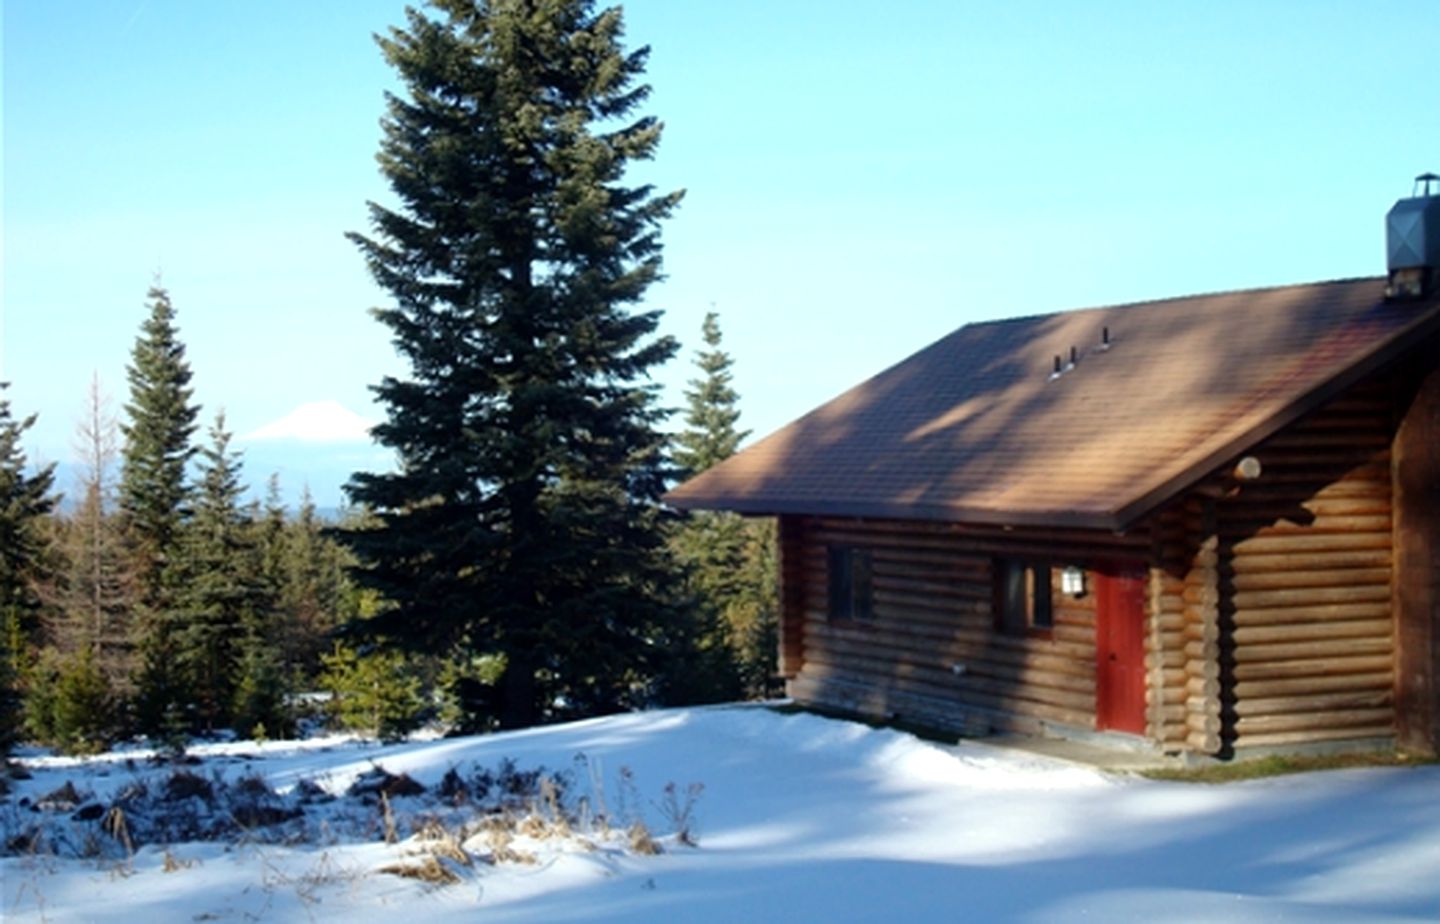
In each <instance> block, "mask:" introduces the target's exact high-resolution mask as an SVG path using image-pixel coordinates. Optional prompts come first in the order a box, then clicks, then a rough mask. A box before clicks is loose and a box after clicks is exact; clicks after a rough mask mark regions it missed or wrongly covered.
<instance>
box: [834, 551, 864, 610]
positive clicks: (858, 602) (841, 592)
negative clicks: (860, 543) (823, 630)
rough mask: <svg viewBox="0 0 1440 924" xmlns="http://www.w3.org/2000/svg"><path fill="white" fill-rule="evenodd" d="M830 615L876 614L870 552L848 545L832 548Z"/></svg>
mask: <svg viewBox="0 0 1440 924" xmlns="http://www.w3.org/2000/svg"><path fill="white" fill-rule="evenodd" d="M829 567H830V618H831V619H832V620H836V621H840V620H852V619H862V620H868V619H871V618H873V617H874V615H875V614H874V596H875V591H874V584H873V582H872V580H871V563H870V552H869V551H868V550H866V549H857V548H855V547H853V546H848V545H832V546H830V549H829Z"/></svg>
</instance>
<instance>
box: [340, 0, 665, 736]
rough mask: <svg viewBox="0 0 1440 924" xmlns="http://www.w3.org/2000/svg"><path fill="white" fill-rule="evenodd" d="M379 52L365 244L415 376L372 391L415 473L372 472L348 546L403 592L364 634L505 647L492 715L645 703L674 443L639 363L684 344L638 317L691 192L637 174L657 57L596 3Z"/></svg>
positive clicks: (435, 23)
mask: <svg viewBox="0 0 1440 924" xmlns="http://www.w3.org/2000/svg"><path fill="white" fill-rule="evenodd" d="M432 6H433V7H434V14H435V15H434V18H431V17H430V16H428V15H426V14H422V13H420V12H416V11H414V10H411V11H409V12H408V20H407V23H406V27H405V28H404V29H400V28H396V29H392V30H391V31H390V34H389V35H388V37H385V38H382V39H380V46H381V48H382V50H383V52H384V55H385V57H386V59H387V60H388V61H389V63H390V64H391V65H393V66H394V67H395V69H396V70H397V71H398V74H399V77H400V80H401V82H402V84H403V85H404V87H405V98H401V97H396V96H392V97H390V98H389V101H388V102H389V110H388V115H387V117H386V118H385V120H384V126H383V128H384V139H383V141H382V143H381V151H380V155H379V162H380V165H381V170H382V172H383V173H384V174H385V176H386V177H387V178H388V179H389V181H390V185H391V188H392V189H393V191H394V193H395V196H396V198H397V200H398V202H399V203H400V204H399V207H398V208H397V209H395V210H392V209H389V208H385V207H382V206H379V205H375V204H373V203H372V204H371V206H370V210H371V219H372V223H373V236H371V237H366V236H362V235H358V234H357V235H353V236H352V238H353V240H354V241H355V242H356V243H357V244H358V245H359V247H360V249H361V251H362V252H363V253H364V255H365V257H366V259H367V262H368V263H369V266H370V269H371V272H372V273H373V274H374V276H375V279H376V280H377V281H378V282H379V283H380V285H381V286H382V287H384V288H385V289H386V290H387V291H388V292H389V293H390V295H391V297H392V298H393V299H394V304H393V306H392V307H388V308H386V309H384V310H380V311H378V312H377V315H378V317H379V319H380V320H381V321H382V322H383V323H384V324H386V325H387V326H388V327H389V328H390V329H391V331H392V333H393V336H394V342H395V344H396V346H397V347H398V349H399V350H400V352H401V354H402V355H403V356H404V357H405V358H406V359H407V360H408V362H409V366H410V375H409V377H408V378H386V379H384V380H383V381H382V382H381V383H380V385H379V386H377V388H376V389H375V390H376V393H377V395H378V396H379V398H380V400H381V401H382V402H383V403H384V405H385V406H386V408H387V411H388V419H387V420H386V422H384V423H382V424H381V425H379V426H378V427H376V428H375V430H374V431H373V432H374V435H375V436H376V438H377V439H378V440H379V441H380V442H381V443H383V444H384V445H387V446H389V447H392V448H393V449H395V450H396V452H397V454H398V459H399V470H398V471H397V472H394V473H390V474H369V473H357V474H356V475H355V476H354V477H353V478H352V480H351V482H350V484H349V486H348V490H349V493H350V496H351V498H352V499H353V500H354V501H355V502H357V503H360V504H363V505H367V506H368V507H370V508H371V509H373V511H374V512H375V514H376V515H377V518H378V525H377V526H376V527H375V528H373V529H365V530H358V531H351V532H348V533H347V534H346V535H347V541H348V543H349V544H350V546H351V547H352V548H353V549H354V550H355V552H356V554H357V556H358V558H359V560H360V562H361V565H362V570H361V571H359V572H358V574H359V577H360V579H361V580H362V581H364V582H365V583H366V584H367V585H369V586H370V587H371V588H373V589H375V590H377V591H379V592H380V593H381V594H382V595H383V596H384V597H385V598H387V599H388V600H389V601H391V603H392V604H393V606H392V608H391V609H390V610H389V611H388V612H386V613H383V614H381V615H380V616H379V617H378V618H377V619H374V620H370V621H369V622H368V623H367V624H366V625H367V628H369V629H371V630H373V631H375V632H378V633H382V634H383V636H384V637H385V638H387V639H389V640H392V641H399V642H402V643H405V644H408V645H410V646H413V647H432V648H433V647H435V646H458V647H459V648H460V649H462V650H466V651H471V652H476V653H493V654H498V655H502V656H503V657H504V659H505V663H506V667H505V670H504V673H503V675H502V677H501V679H500V681H499V684H498V693H499V700H500V705H499V713H500V714H499V721H500V723H501V724H502V725H505V726H511V727H513V726H522V725H528V724H532V723H534V722H535V721H537V720H541V719H543V718H546V717H548V716H553V715H557V714H559V713H558V711H557V710H559V709H560V706H561V705H562V704H563V706H564V708H566V709H568V710H571V711H575V712H595V711H602V710H606V709H613V708H619V707H621V706H623V705H625V704H627V703H628V702H630V701H632V699H633V698H634V696H635V695H636V691H637V690H639V689H640V688H641V687H643V685H644V682H645V680H646V678H647V676H648V673H649V666H648V665H647V663H646V661H647V658H648V657H649V653H650V646H649V645H648V644H647V641H646V636H647V634H648V633H649V630H650V628H651V627H652V626H653V625H654V623H655V622H656V621H657V620H659V619H661V618H662V615H663V613H664V612H665V609H666V606H667V604H666V602H665V601H664V600H663V599H662V598H661V596H662V595H661V589H662V588H663V586H664V583H665V577H666V574H667V573H668V564H667V562H666V561H665V549H664V544H663V542H662V541H661V539H660V536H659V530H658V529H657V518H658V516H659V511H658V505H657V503H656V502H657V500H658V497H659V494H660V493H661V491H662V489H663V458H662V455H663V454H662V448H663V440H662V438H661V437H660V436H659V435H658V434H657V432H656V426H657V425H658V422H659V421H660V420H661V419H662V417H663V413H662V412H661V411H660V410H659V409H658V408H657V407H656V406H655V403H654V400H655V391H654V388H653V386H651V385H650V384H648V381H647V379H646V376H647V373H648V371H649V370H650V369H651V368H652V367H653V366H655V365H656V364H657V363H660V362H663V361H664V360H666V359H668V358H669V357H670V356H671V355H672V354H673V352H674V350H675V344H674V342H673V341H672V340H670V339H668V338H656V337H654V336H653V334H654V331H655V328H656V325H657V323H658V313H656V312H638V311H635V310H633V308H632V306H634V305H635V304H636V303H638V302H639V301H640V299H641V298H642V296H643V294H644V292H645V290H646V288H647V287H648V286H649V284H650V283H651V282H652V281H654V280H655V278H656V277H657V275H658V274H659V272H660V243H659V237H658V233H659V232H658V226H659V222H660V221H661V220H662V219H663V218H665V217H666V216H667V215H668V214H669V213H670V212H671V210H672V209H673V208H674V207H675V205H676V204H677V203H678V202H679V199H680V194H679V193H670V194H663V195H661V194H656V192H655V191H654V189H653V188H651V187H650V186H645V185H639V186H635V185H626V184H625V183H624V174H625V171H626V168H627V167H628V166H629V164H630V163H631V162H633V161H636V160H644V159H648V158H650V157H651V156H652V154H653V153H654V151H655V149H656V146H657V144H658V143H659V140H660V130H661V127H660V124H659V123H658V122H657V121H656V120H655V119H654V118H652V117H649V116H637V115H635V113H636V110H637V109H638V107H639V106H640V105H641V103H642V102H643V101H644V99H645V98H646V95H647V93H648V87H646V86H644V85H641V84H638V83H637V81H638V80H639V79H640V78H641V76H642V73H643V69H644V65H645V61H646V57H647V54H648V49H644V48H642V49H640V50H638V51H635V52H631V53H626V51H625V50H624V49H623V48H622V45H621V34H622V28H621V14H620V11H619V10H618V9H607V10H603V11H601V12H598V13H597V12H594V10H593V4H592V3H590V2H589V0H434V2H433V4H432Z"/></svg>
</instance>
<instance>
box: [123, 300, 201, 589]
mask: <svg viewBox="0 0 1440 924" xmlns="http://www.w3.org/2000/svg"><path fill="white" fill-rule="evenodd" d="M148 298H149V299H150V304H149V308H150V316H149V317H148V318H147V319H146V320H145V323H144V324H143V325H142V326H141V329H140V336H139V337H137V338H136V340H135V346H134V348H133V350H132V351H131V359H130V365H129V367H128V368H127V370H126V371H127V374H128V377H129V381H130V401H129V403H127V404H126V405H125V412H126V415H127V416H128V418H129V422H128V423H126V424H124V425H123V426H122V427H121V432H122V433H123V434H124V437H125V448H124V452H123V459H122V468H121V476H120V510H121V513H122V515H123V518H124V523H125V531H126V536H127V538H128V541H129V543H130V545H131V548H132V549H133V552H134V554H135V559H136V570H137V575H136V576H137V579H138V581H139V598H140V603H141V604H142V605H143V606H144V607H145V608H147V609H148V610H150V611H152V612H158V611H160V610H163V609H164V607H165V602H166V601H165V592H164V588H165V577H164V571H165V566H166V564H167V562H169V560H170V558H171V557H172V556H173V555H174V553H175V547H176V543H177V542H178V540H179V534H180V524H181V522H182V520H183V519H184V507H185V502H186V497H187V493H186V482H185V466H186V465H187V464H188V463H189V461H190V459H191V457H192V456H193V455H194V453H195V449H194V448H193V447H192V446H191V444H190V439H191V437H192V436H193V435H194V433H195V426H196V424H195V417H196V414H198V413H199V408H198V407H197V406H195V405H193V404H191V403H190V397H191V389H190V366H189V364H188V363H187V362H186V360H185V347H184V345H183V344H182V343H181V342H180V339H179V331H178V330H177V329H176V327H175V309H174V307H173V306H172V305H171V304H170V295H169V293H168V292H166V291H165V289H163V288H161V287H160V286H159V285H158V284H157V285H155V286H152V287H151V288H150V292H149V295H148Z"/></svg>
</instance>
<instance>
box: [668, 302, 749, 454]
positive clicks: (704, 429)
mask: <svg viewBox="0 0 1440 924" xmlns="http://www.w3.org/2000/svg"><path fill="white" fill-rule="evenodd" d="M701 335H702V336H703V337H704V338H705V345H706V346H707V347H709V349H707V350H700V351H697V352H696V354H695V365H696V367H697V368H699V370H700V371H701V372H703V373H704V374H705V375H704V378H699V379H691V380H690V382H689V385H690V387H689V388H687V389H686V390H685V399H686V402H687V404H688V407H687V409H686V412H685V429H684V430H683V431H681V433H680V434H679V435H678V436H677V437H676V438H675V442H676V443H677V444H678V446H677V448H676V450H675V453H674V455H675V464H676V466H677V467H678V468H679V469H680V475H681V477H688V476H690V475H698V474H699V473H700V472H703V471H705V470H706V469H707V468H710V467H711V466H712V465H715V464H716V463H717V462H723V461H725V460H726V459H728V458H730V457H731V456H733V455H734V454H735V450H737V449H739V448H740V444H741V443H742V442H744V440H745V437H747V436H749V435H750V431H749V430H736V429H735V424H736V423H737V422H738V421H739V420H740V409H739V407H737V406H736V402H737V401H739V399H740V396H739V395H738V394H736V393H735V389H734V388H733V387H731V384H730V383H731V381H732V380H733V378H734V377H733V376H732V375H731V372H730V368H731V367H732V366H733V365H734V361H733V360H732V359H731V358H730V354H729V353H726V352H725V351H724V350H722V349H720V341H721V335H720V316H719V315H718V314H716V313H715V312H714V311H710V312H706V314H705V321H704V323H703V324H702V325H701Z"/></svg>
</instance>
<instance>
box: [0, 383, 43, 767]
mask: <svg viewBox="0 0 1440 924" xmlns="http://www.w3.org/2000/svg"><path fill="white" fill-rule="evenodd" d="M8 387H9V383H7V382H0V633H3V634H0V755H3V754H5V753H8V751H9V748H10V746H11V744H12V743H13V742H14V738H15V735H16V734H17V732H18V730H19V727H20V696H19V686H18V685H19V675H20V662H21V658H22V656H23V655H24V653H25V651H26V650H27V648H28V646H29V642H30V634H31V633H32V632H33V631H34V628H35V614H36V612H37V610H38V608H39V604H40V601H39V600H38V599H37V597H36V594H35V590H34V584H35V580H36V578H37V573H36V572H37V570H38V568H39V566H40V561H41V556H42V554H43V547H42V540H41V535H40V526H41V521H42V520H43V518H44V517H46V516H47V515H49V513H50V511H51V509H52V508H53V507H54V505H55V498H54V497H53V496H52V495H51V493H50V491H51V487H52V486H53V484H54V480H55V467H54V466H53V465H49V466H46V467H44V468H42V469H40V470H38V471H27V468H28V466H27V465H26V461H25V451H24V449H23V448H22V447H21V445H20V439H21V437H22V436H23V435H24V433H25V431H26V430H28V429H29V428H30V427H31V425H33V424H34V423H35V417H34V416H33V415H32V416H30V417H25V418H22V419H20V420H16V419H15V418H14V417H12V416H11V414H10V402H9V400H7V399H6V398H5V396H4V390H5V389H6V388H8Z"/></svg>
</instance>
